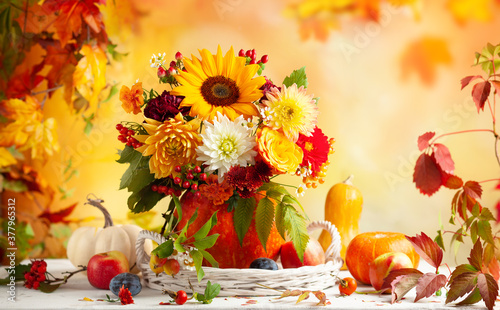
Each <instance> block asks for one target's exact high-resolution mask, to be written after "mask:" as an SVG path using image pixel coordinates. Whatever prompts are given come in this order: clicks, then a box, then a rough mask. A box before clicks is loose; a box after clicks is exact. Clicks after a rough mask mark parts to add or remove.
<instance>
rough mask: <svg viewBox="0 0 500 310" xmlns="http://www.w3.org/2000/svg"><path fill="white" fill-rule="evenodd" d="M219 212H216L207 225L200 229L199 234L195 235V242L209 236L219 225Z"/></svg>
mask: <svg viewBox="0 0 500 310" xmlns="http://www.w3.org/2000/svg"><path fill="white" fill-rule="evenodd" d="M217 212H218V211H215V213H214V214H212V217H210V219H209V220H208V221H207V222H206V223H205V224H203V226H202V227H201V228H200V229H198V231H197V232H195V233H194V235H193V238H194V240H201V239H203V238H205V237H206V236H207V235H208V233H209V232H210V230H212V228H213V227H214V226H215V225H216V224H217Z"/></svg>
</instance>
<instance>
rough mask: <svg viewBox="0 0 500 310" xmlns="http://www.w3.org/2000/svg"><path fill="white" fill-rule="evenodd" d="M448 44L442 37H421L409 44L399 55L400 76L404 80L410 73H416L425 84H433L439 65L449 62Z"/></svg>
mask: <svg viewBox="0 0 500 310" xmlns="http://www.w3.org/2000/svg"><path fill="white" fill-rule="evenodd" d="M451 61H452V60H451V54H450V52H449V50H448V45H447V44H446V42H445V41H444V40H443V39H440V38H433V37H422V38H420V39H418V40H416V41H414V42H412V43H411V44H409V45H408V46H407V47H406V49H405V50H404V51H403V54H402V57H401V77H402V79H403V80H405V79H406V78H407V77H408V76H409V75H410V74H411V73H415V74H417V76H418V77H420V80H421V81H422V82H423V83H424V84H425V85H427V86H430V85H432V84H434V81H435V80H436V71H437V67H438V66H439V65H448V64H450V63H451Z"/></svg>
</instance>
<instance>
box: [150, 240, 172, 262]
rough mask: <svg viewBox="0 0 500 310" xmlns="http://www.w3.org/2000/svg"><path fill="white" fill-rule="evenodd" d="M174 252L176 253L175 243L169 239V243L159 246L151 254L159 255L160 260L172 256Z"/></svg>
mask: <svg viewBox="0 0 500 310" xmlns="http://www.w3.org/2000/svg"><path fill="white" fill-rule="evenodd" d="M173 252H174V242H173V241H172V239H168V240H167V241H165V242H163V243H162V244H160V245H159V246H157V247H156V249H154V250H153V251H151V254H156V255H158V257H159V258H165V257H169V256H170V255H172V253H173Z"/></svg>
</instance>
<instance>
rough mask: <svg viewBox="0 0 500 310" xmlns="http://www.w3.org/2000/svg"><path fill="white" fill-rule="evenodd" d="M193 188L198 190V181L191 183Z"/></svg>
mask: <svg viewBox="0 0 500 310" xmlns="http://www.w3.org/2000/svg"><path fill="white" fill-rule="evenodd" d="M191 189H192V190H194V191H197V190H198V184H196V183H193V184H191Z"/></svg>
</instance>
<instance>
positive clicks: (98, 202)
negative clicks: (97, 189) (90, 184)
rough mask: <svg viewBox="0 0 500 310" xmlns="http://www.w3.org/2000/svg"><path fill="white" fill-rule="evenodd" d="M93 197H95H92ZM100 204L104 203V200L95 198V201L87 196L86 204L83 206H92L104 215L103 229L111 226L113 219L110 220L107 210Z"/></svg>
mask: <svg viewBox="0 0 500 310" xmlns="http://www.w3.org/2000/svg"><path fill="white" fill-rule="evenodd" d="M92 195H93V194H92ZM94 197H96V196H95V195H94ZM101 202H104V200H102V199H99V198H97V197H96V199H92V198H89V196H87V202H86V203H85V204H86V205H87V204H88V205H92V206H94V207H96V208H97V209H99V210H100V211H101V212H102V214H103V215H104V228H106V227H110V226H113V219H112V218H111V214H109V212H108V210H107V209H106V208H104V206H103V205H102V204H101Z"/></svg>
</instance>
